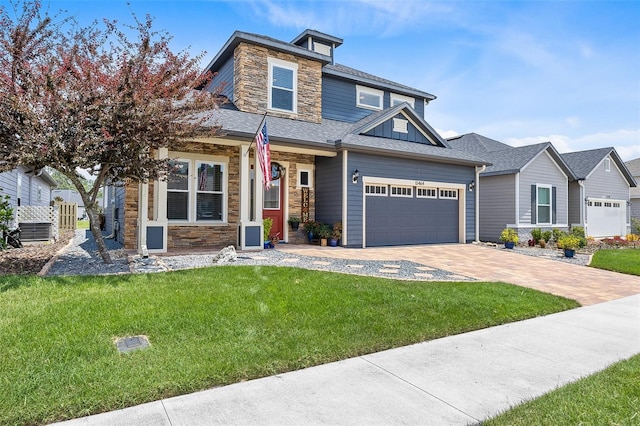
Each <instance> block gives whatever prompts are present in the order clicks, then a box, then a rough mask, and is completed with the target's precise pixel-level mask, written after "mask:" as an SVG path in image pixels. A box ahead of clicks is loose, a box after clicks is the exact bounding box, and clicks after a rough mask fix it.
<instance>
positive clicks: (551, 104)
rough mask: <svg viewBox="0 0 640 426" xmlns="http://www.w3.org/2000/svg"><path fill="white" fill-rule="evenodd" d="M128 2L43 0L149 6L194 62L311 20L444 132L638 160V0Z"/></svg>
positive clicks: (71, 7)
mask: <svg viewBox="0 0 640 426" xmlns="http://www.w3.org/2000/svg"><path fill="white" fill-rule="evenodd" d="M0 3H2V4H6V3H7V1H6V0H0ZM44 3H45V4H46V0H45V1H44ZM130 3H131V5H130V6H127V3H126V2H125V1H114V0H110V1H109V0H100V1H91V0H84V1H80V0H76V1H58V0H49V4H50V8H51V9H53V10H58V9H66V10H67V11H68V12H69V13H71V14H73V15H75V16H76V17H77V19H78V20H79V21H80V22H81V23H88V22H91V21H92V20H94V19H101V18H112V19H116V18H117V19H119V20H121V21H123V22H127V21H130V20H131V15H130V11H129V9H131V10H133V11H134V12H136V13H137V14H139V15H144V14H147V13H148V14H151V15H152V16H154V17H155V18H156V19H155V22H156V25H157V27H158V28H161V29H165V30H167V31H168V32H169V33H171V34H172V35H173V36H174V40H173V47H174V48H175V49H188V50H190V51H191V52H193V53H194V54H195V53H199V52H201V51H207V54H206V55H205V57H204V60H203V62H202V65H203V66H204V65H206V64H207V63H208V62H209V60H210V59H211V58H212V57H213V56H214V55H215V54H216V53H217V51H218V50H219V48H220V47H221V46H222V45H223V44H224V43H225V41H226V40H227V39H228V38H229V36H230V35H231V34H232V33H233V31H234V30H242V31H246V32H253V33H258V34H263V35H267V36H270V37H274V38H277V39H280V40H285V41H290V40H292V39H293V38H294V37H295V36H297V35H298V34H299V33H300V32H302V31H303V30H304V29H306V28H312V29H315V30H318V31H322V32H325V33H328V34H331V35H334V36H337V37H340V38H342V39H343V40H344V44H343V45H342V46H340V47H339V48H338V49H337V50H336V53H335V57H336V62H337V63H340V64H344V65H347V66H351V67H354V68H357V69H360V70H362V71H365V72H369V73H372V74H375V75H379V76H381V77H384V78H387V79H390V80H393V81H396V82H398V83H402V84H406V85H409V86H412V87H415V88H417V89H420V90H424V91H426V92H429V93H432V94H434V95H436V96H437V99H436V100H435V101H433V102H432V103H431V104H430V105H429V107H428V115H427V121H428V122H429V123H430V124H431V125H432V126H433V127H434V128H436V129H437V130H438V131H439V132H440V133H441V134H442V135H443V136H445V137H449V136H454V135H457V134H463V133H468V132H476V133H480V134H482V135H485V136H488V137H490V138H494V139H497V140H499V141H502V142H505V143H508V144H511V145H514V146H519V145H525V144H530V143H537V142H543V141H551V142H553V144H554V145H555V146H556V148H557V149H558V150H559V151H560V152H569V151H578V150H585V149H593V148H601V147H606V146H613V147H615V148H616V150H617V151H618V153H619V154H620V155H621V157H622V158H623V160H630V159H633V158H637V157H640V25H638V22H640V1H616V0H610V1H506V0H505V1H417V0H402V1H390V0H387V1H378V0H349V1H344V0H343V1H303V0H301V1H276V0H246V1H243V0H239V1H238V0H236V1H204V0H200V1H171V0H165V1H162V0H131V1H130Z"/></svg>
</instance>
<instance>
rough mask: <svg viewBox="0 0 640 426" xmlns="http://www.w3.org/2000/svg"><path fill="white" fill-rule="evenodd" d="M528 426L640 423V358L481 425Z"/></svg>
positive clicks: (547, 395)
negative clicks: (532, 425)
mask: <svg viewBox="0 0 640 426" xmlns="http://www.w3.org/2000/svg"><path fill="white" fill-rule="evenodd" d="M534 419H535V420H534ZM532 420H534V421H533V423H532ZM531 424H536V425H549V426H563V425H566V426H573V425H638V424H640V355H636V356H634V357H632V358H630V359H628V360H626V361H622V362H619V363H617V364H614V365H613V366H611V367H609V368H607V369H606V370H604V371H601V372H600V373H597V374H594V375H592V376H589V377H587V378H585V379H582V380H579V381H577V382H575V383H571V384H569V385H567V386H564V387H562V388H560V389H557V390H555V391H553V392H550V393H548V394H546V395H544V396H542V397H540V398H537V399H535V400H533V401H530V402H526V403H524V404H522V405H520V406H518V407H516V408H514V409H512V410H509V411H507V412H506V413H504V414H502V415H500V416H498V417H496V418H494V419H492V420H489V421H487V422H484V423H483V425H490V426H502V425H504V426H518V425H522V426H525V425H531Z"/></svg>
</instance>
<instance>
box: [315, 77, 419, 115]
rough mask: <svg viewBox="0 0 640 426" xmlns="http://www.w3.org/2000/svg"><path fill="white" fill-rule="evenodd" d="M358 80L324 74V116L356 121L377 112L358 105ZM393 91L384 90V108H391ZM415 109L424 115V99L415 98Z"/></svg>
mask: <svg viewBox="0 0 640 426" xmlns="http://www.w3.org/2000/svg"><path fill="white" fill-rule="evenodd" d="M356 84H357V83H356V82H354V81H348V80H342V79H337V78H333V77H329V76H322V118H327V119H330V120H338V121H346V122H349V123H354V122H356V121H358V120H361V119H363V118H365V117H367V116H368V115H369V114H371V113H373V112H375V111H374V110H371V109H367V108H360V107H357V106H356ZM390 100H391V93H390V92H389V91H387V90H385V91H384V95H383V97H382V106H383V108H389V106H390ZM415 111H416V113H417V114H418V115H419V116H420V117H424V99H423V98H416V99H415Z"/></svg>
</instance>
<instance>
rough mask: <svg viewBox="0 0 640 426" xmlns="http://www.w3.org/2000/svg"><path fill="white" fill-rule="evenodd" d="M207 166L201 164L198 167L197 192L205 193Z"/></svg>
mask: <svg viewBox="0 0 640 426" xmlns="http://www.w3.org/2000/svg"><path fill="white" fill-rule="evenodd" d="M207 168H208V167H207V165H206V164H202V165H201V166H200V179H199V182H198V190H199V191H206V190H207V175H208V173H207Z"/></svg>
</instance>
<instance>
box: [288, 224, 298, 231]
mask: <svg viewBox="0 0 640 426" xmlns="http://www.w3.org/2000/svg"><path fill="white" fill-rule="evenodd" d="M290 225H291V229H293V230H294V231H297V230H298V228H299V227H300V222H291V223H290Z"/></svg>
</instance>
